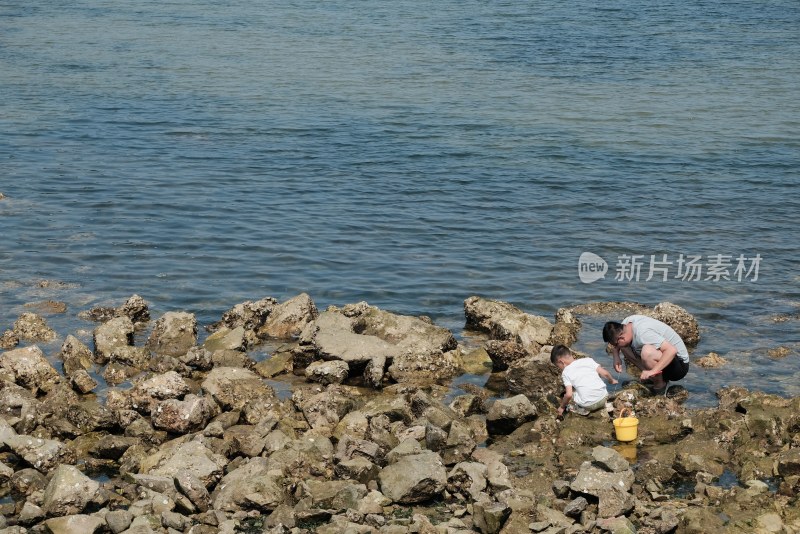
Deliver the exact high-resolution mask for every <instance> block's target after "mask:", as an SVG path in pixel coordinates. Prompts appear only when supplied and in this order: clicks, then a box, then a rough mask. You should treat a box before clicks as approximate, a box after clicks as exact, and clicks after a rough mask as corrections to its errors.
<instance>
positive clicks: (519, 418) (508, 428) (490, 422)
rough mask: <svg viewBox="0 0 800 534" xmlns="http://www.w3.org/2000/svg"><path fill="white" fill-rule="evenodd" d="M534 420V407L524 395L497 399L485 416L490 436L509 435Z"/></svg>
mask: <svg viewBox="0 0 800 534" xmlns="http://www.w3.org/2000/svg"><path fill="white" fill-rule="evenodd" d="M535 418H536V407H535V406H534V405H533V404H532V403H531V401H530V400H528V397H526V396H525V395H522V394H520V395H516V396H514V397H511V398H508V399H497V400H496V401H495V402H494V404H492V406H491V408H489V413H488V414H487V415H486V429H487V430H488V431H489V433H490V434H510V433H511V432H513V431H514V430H516V429H517V428H519V427H520V426H521V425H523V424H524V423H527V422H528V421H533V420H534V419H535Z"/></svg>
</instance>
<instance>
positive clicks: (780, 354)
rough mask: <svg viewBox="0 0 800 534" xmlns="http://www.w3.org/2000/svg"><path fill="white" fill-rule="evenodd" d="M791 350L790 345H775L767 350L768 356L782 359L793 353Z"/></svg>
mask: <svg viewBox="0 0 800 534" xmlns="http://www.w3.org/2000/svg"><path fill="white" fill-rule="evenodd" d="M791 352H792V351H791V350H790V349H789V347H775V348H773V349H769V350H768V351H767V356H769V357H770V358H775V359H780V358H785V357H787V356H788V355H789V354H791Z"/></svg>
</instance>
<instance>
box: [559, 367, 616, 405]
mask: <svg viewBox="0 0 800 534" xmlns="http://www.w3.org/2000/svg"><path fill="white" fill-rule="evenodd" d="M599 366H600V364H598V363H597V362H596V361H594V360H593V359H592V358H578V359H577V360H575V361H574V362H572V363H571V364H569V365H568V366H566V367H565V368H564V370H563V371H562V372H561V380H563V381H564V385H565V386H572V390H573V393H572V399H573V401H574V402H575V404H577V405H578V406H591V405H592V404H594V403H596V402H597V401H599V400H600V399H602V398H603V397H605V396H606V395H608V390H607V389H606V383H605V382H603V379H602V378H600V375H598V374H597V368H598V367H599Z"/></svg>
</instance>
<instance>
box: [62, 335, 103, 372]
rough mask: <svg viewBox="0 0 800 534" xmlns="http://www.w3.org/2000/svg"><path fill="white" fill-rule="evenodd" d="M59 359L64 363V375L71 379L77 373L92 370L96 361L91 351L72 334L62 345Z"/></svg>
mask: <svg viewBox="0 0 800 534" xmlns="http://www.w3.org/2000/svg"><path fill="white" fill-rule="evenodd" d="M59 357H60V358H61V360H62V361H63V362H64V374H65V375H67V376H70V377H71V376H72V374H73V373H74V372H76V371H79V370H87V369H91V367H92V363H93V360H94V356H93V354H92V351H91V349H89V347H87V346H86V345H84V344H83V343H82V342H81V341H80V340H79V339H78V338H76V337H75V336H73V335H72V334H70V335H68V336H67V339H65V340H64V343H63V344H62V345H61V352H60V353H59Z"/></svg>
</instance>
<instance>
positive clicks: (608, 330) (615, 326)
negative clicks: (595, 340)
mask: <svg viewBox="0 0 800 534" xmlns="http://www.w3.org/2000/svg"><path fill="white" fill-rule="evenodd" d="M603 341H605V342H606V343H610V344H611V345H613V346H615V347H617V348H618V349H620V348H622V347H627V346H628V345H630V344H631V342H633V325H631V324H630V323H628V324H622V323H618V322H615V321H609V322H607V323H606V324H605V325H603Z"/></svg>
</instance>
